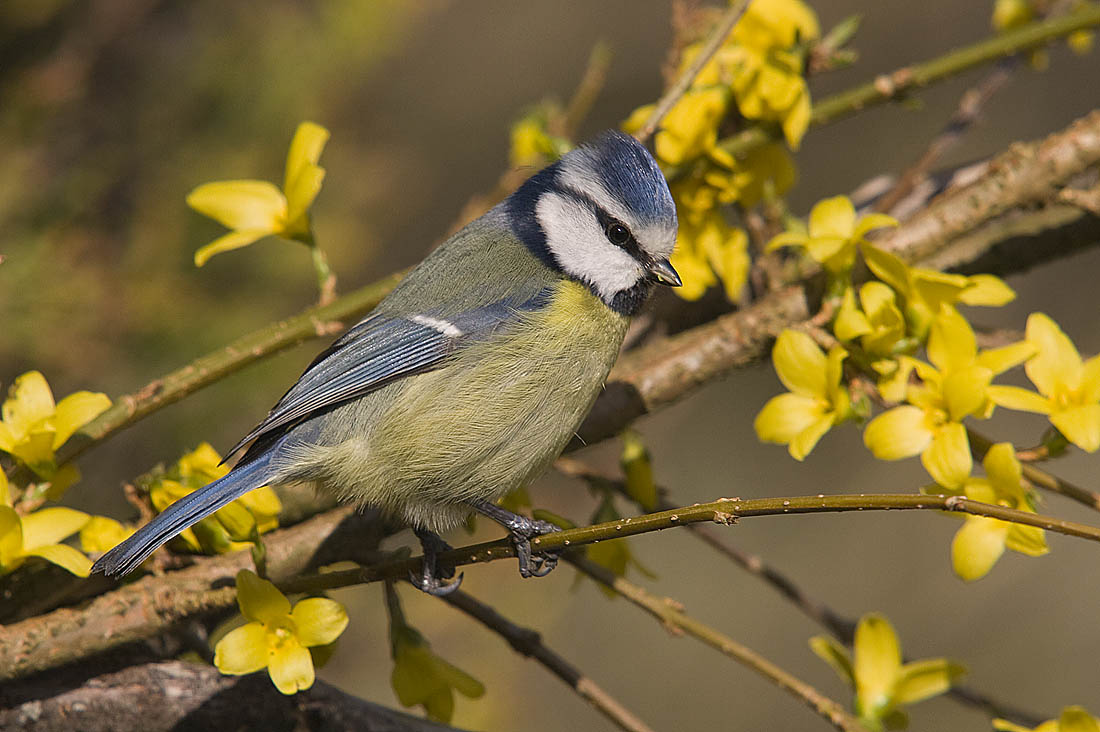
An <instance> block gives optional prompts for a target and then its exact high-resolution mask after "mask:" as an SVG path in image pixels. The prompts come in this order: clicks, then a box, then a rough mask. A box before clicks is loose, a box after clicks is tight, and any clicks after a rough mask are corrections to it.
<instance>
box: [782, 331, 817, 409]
mask: <svg viewBox="0 0 1100 732" xmlns="http://www.w3.org/2000/svg"><path fill="white" fill-rule="evenodd" d="M772 362H773V363H774V364H775V372H776V374H777V375H778V376H779V380H780V381H782V382H783V384H784V385H785V386H786V387H787V388H788V389H790V390H791V391H792V392H794V393H795V394H801V395H802V396H807V397H814V398H818V399H824V398H825V397H826V393H827V386H828V385H827V383H826V381H825V366H826V360H825V354H824V353H822V352H821V349H820V348H818V346H817V344H816V343H814V340H813V338H810V336H808V335H806V334H805V333H803V332H801V331H797V330H791V329H789V328H788V329H786V330H784V331H783V332H782V333H780V334H779V337H778V338H776V339H775V348H774V349H772Z"/></svg>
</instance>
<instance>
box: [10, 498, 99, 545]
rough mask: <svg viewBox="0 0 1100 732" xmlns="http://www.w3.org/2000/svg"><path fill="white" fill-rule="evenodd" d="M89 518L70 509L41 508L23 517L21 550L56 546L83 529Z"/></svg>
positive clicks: (80, 512) (81, 512)
mask: <svg viewBox="0 0 1100 732" xmlns="http://www.w3.org/2000/svg"><path fill="white" fill-rule="evenodd" d="M90 518H91V516H89V515H88V514H86V513H84V512H83V511H74V510H73V509H71V508H61V507H55V508H43V509H42V510H41V511H35V512H34V513H32V514H30V515H27V516H24V517H23V521H22V524H23V549H24V551H30V550H31V549H36V548H38V547H40V546H48V545H50V544H56V543H58V542H59V541H61V540H62V539H65V538H67V537H69V536H72V535H73V534H75V533H76V532H78V531H80V530H81V529H82V528H84V524H86V523H88V520H89V519H90Z"/></svg>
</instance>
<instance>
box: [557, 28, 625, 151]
mask: <svg viewBox="0 0 1100 732" xmlns="http://www.w3.org/2000/svg"><path fill="white" fill-rule="evenodd" d="M610 66H611V47H610V46H608V45H607V43H605V42H604V41H599V42H598V43H596V45H595V46H593V47H592V52H591V53H590V54H589V55H588V63H587V64H585V67H584V73H583V74H581V80H580V81H579V82H578V83H577V88H576V89H575V90H573V96H572V97H571V98H570V99H569V103H568V104H567V105H566V107H565V112H564V113H563V114H562V116H561V118H560V129H555V130H552V132H553V133H554V134H558V135H561V136H562V137H565V138H567V139H570V140H571V139H573V138H575V137H576V136H577V131H578V130H579V129H580V126H581V123H583V122H584V120H586V119H587V118H588V113H589V112H590V111H591V110H592V105H593V104H595V103H596V99H597V98H599V96H600V92H602V91H603V87H604V84H605V83H606V82H607V71H608V69H609V68H610Z"/></svg>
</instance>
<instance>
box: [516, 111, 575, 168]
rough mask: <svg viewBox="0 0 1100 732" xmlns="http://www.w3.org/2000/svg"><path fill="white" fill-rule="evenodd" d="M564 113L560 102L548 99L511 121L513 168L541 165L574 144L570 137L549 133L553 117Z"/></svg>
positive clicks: (555, 158)
mask: <svg viewBox="0 0 1100 732" xmlns="http://www.w3.org/2000/svg"><path fill="white" fill-rule="evenodd" d="M561 114H562V112H561V110H560V109H559V108H558V107H557V105H555V104H553V103H550V102H547V103H544V104H540V105H539V106H537V107H535V108H534V109H532V110H531V111H530V112H528V113H527V114H525V115H524V116H523V117H522V118H521V119H520V120H519V121H518V122H516V123H515V124H514V125H512V134H511V137H512V145H511V153H510V155H509V158H510V159H511V162H512V167H513V168H522V167H539V168H541V167H542V166H544V165H546V164H547V163H552V162H554V161H555V160H557V159H558V158H560V157H561V156H562V155H564V154H565V153H567V152H569V150H571V149H572V147H573V145H572V143H570V142H569V140H566V139H564V138H562V137H558V136H556V135H551V134H550V130H549V127H548V124H549V120H550V117H551V116H552V115H561Z"/></svg>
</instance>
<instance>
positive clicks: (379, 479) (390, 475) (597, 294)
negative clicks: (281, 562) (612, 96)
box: [93, 132, 680, 593]
mask: <svg viewBox="0 0 1100 732" xmlns="http://www.w3.org/2000/svg"><path fill="white" fill-rule="evenodd" d="M675 242H676V208H675V205H674V204H673V201H672V197H671V195H670V194H669V190H668V186H667V184H666V183H665V179H664V176H663V175H662V174H661V171H660V169H659V168H658V167H657V164H656V163H655V162H654V160H653V158H652V157H651V156H650V155H649V153H648V151H647V150H646V149H645V148H644V147H643V146H642V145H641V144H639V143H638V142H637V141H636V140H634V139H633V138H631V137H628V136H626V135H623V134H620V133H618V132H607V133H604V134H603V135H602V136H600V137H599V138H597V139H596V140H594V141H593V142H591V143H589V144H586V145H583V146H581V147H579V148H577V149H575V150H573V151H572V152H569V153H568V154H566V155H565V156H563V157H562V158H561V159H560V160H558V161H557V162H555V163H554V164H552V165H550V166H548V167H546V168H544V169H543V170H541V171H540V172H538V173H537V174H535V175H534V176H533V177H531V178H530V179H528V180H527V181H526V182H525V183H524V184H523V185H522V186H521V187H520V188H519V189H518V190H517V191H516V192H515V193H513V194H512V195H511V196H510V197H508V198H507V199H506V200H504V201H503V202H501V203H500V204H498V205H497V206H495V207H494V208H493V209H492V210H490V211H489V212H488V213H486V214H485V215H483V216H482V217H481V218H479V219H477V220H476V221H473V222H472V223H470V224H469V225H468V226H466V227H465V228H464V229H462V230H461V231H459V232H458V233H456V234H455V235H454V236H452V237H451V238H450V239H449V240H447V241H446V242H445V243H444V244H442V245H441V246H439V247H438V248H437V249H436V250H435V251H434V252H432V253H431V254H430V255H429V256H428V257H427V258H426V259H425V260H424V261H423V262H422V263H421V264H420V265H419V266H417V267H416V268H415V269H414V270H413V271H412V272H410V273H409V275H408V276H407V277H405V279H404V280H402V281H401V283H400V284H399V285H398V286H397V287H396V288H395V289H394V290H393V292H392V293H391V294H390V295H389V296H388V297H386V298H385V299H384V300H383V301H382V302H381V303H380V304H379V305H378V307H376V308H375V309H374V310H373V311H372V312H371V313H370V314H368V315H367V316H366V317H365V318H363V320H361V321H360V322H359V323H357V324H356V325H355V326H354V327H352V328H351V329H349V330H348V331H347V332H346V333H344V334H343V335H342V336H341V337H340V338H339V339H337V340H336V341H335V342H334V343H333V344H332V345H331V346H329V347H328V348H327V349H326V350H325V351H324V352H322V353H321V354H320V355H319V356H318V357H317V358H316V359H315V360H314V361H313V363H312V364H310V366H309V367H308V368H307V369H306V370H305V373H303V374H302V376H301V378H299V379H298V382H297V383H295V384H294V386H292V387H291V388H290V390H289V391H288V392H287V393H286V394H285V395H284V396H283V397H282V399H280V400H279V402H278V404H276V405H275V407H274V408H273V409H272V410H271V413H270V414H268V416H267V418H266V419H264V420H263V421H262V422H261V423H260V424H259V426H257V427H256V428H255V429H254V430H252V431H251V432H250V433H249V434H248V435H246V436H245V437H244V439H242V440H241V441H240V442H239V443H238V444H237V445H236V446H235V447H234V448H233V449H232V450H230V452H229V453H228V454H229V455H233V454H235V453H237V452H240V451H243V455H241V458H240V460H239V461H238V462H237V464H236V466H235V467H234V468H233V470H232V471H230V472H229V474H227V475H226V476H225V477H223V478H220V479H218V480H216V481H214V482H213V483H210V484H209V485H207V486H205V487H203V488H201V489H199V490H197V491H195V492H194V493H192V494H190V495H188V496H186V497H184V498H182V499H180V500H179V501H177V502H176V503H174V504H172V505H171V506H170V507H168V509H166V510H165V511H164V512H163V513H161V514H160V515H159V516H157V517H156V518H155V519H153V520H152V521H150V522H149V523H148V524H147V525H145V526H144V527H142V528H141V529H140V530H139V531H138V532H137V533H135V534H134V535H133V536H131V537H130V538H129V539H127V540H126V541H124V542H123V543H122V544H120V545H119V546H117V547H115V548H114V549H112V550H111V551H109V552H107V553H106V554H105V555H103V557H101V558H100V559H99V561H97V562H96V563H95V566H94V568H93V571H97V572H103V573H106V574H108V575H114V576H117V575H123V574H126V573H127V572H130V571H131V570H133V569H134V568H135V567H137V566H138V565H139V564H140V563H141V562H142V561H144V560H145V559H146V558H147V557H148V556H149V555H150V554H151V553H152V552H153V551H154V550H155V549H156V548H157V547H159V546H160V545H161V544H163V543H164V542H166V541H168V540H169V539H171V538H172V537H173V536H175V535H176V534H178V533H179V532H181V531H182V530H184V529H185V528H187V527H188V526H190V525H191V524H193V523H195V522H196V521H198V520H200V519H202V518H203V517H205V516H208V515H209V514H211V513H213V512H214V511H216V510H218V509H219V508H221V507H222V506H224V505H226V504H227V503H229V502H230V501H232V500H234V499H236V498H239V497H240V496H242V495H243V494H245V493H247V492H248V491H251V490H253V489H255V488H258V487H260V486H263V485H269V484H281V483H291V482H312V483H315V484H317V485H319V486H320V487H321V488H322V489H323V490H328V491H332V492H333V493H335V494H336V495H337V496H338V497H339V498H340V499H341V500H344V501H349V502H355V503H358V504H361V505H368V506H374V507H378V508H380V509H381V510H382V511H383V512H385V513H387V514H389V515H390V516H393V517H396V518H398V519H400V520H403V521H404V522H406V523H407V524H409V525H410V526H412V527H413V528H414V530H415V531H416V533H417V535H418V536H419V537H420V539H421V542H422V544H423V545H424V551H425V560H424V575H423V576H422V577H419V578H414V581H415V582H416V583H417V584H418V586H420V587H421V589H424V590H426V591H431V592H436V593H441V592H444V591H445V590H446V589H447V588H453V587H454V586H456V585H457V582H450V583H448V584H444V583H443V582H442V580H441V579H440V576H437V573H438V574H442V576H443V577H452V576H453V571H454V569H453V567H451V568H449V569H447V568H439V567H436V566H435V561H434V556H435V554H436V553H438V551H439V550H440V549H441V548H442V547H445V546H446V545H445V544H443V543H442V540H440V539H439V538H438V533H439V532H443V531H446V530H447V529H450V528H452V527H454V526H456V525H458V524H460V523H462V522H463V521H464V520H465V519H466V518H467V517H468V516H469V514H470V513H471V512H472V511H477V512H480V513H482V514H485V515H487V516H489V517H490V518H492V519H494V520H496V521H498V522H499V523H501V524H503V525H504V526H505V527H506V528H507V529H508V530H509V532H510V534H511V536H512V540H513V541H514V542H515V545H516V549H517V552H516V553H517V556H518V557H519V562H520V573H521V574H522V575H523V576H531V575H539V574H543V573H545V572H546V571H549V569H550V568H552V567H553V558H552V557H539V556H536V557H532V556H531V548H530V539H531V538H533V537H534V536H536V535H538V534H540V533H545V532H546V531H548V530H553V527H552V526H550V525H549V524H546V523H545V522H539V521H532V520H531V519H527V518H526V517H523V516H517V515H515V514H512V513H510V512H507V511H505V510H503V509H501V508H500V507H499V506H497V505H496V504H495V501H496V500H497V499H498V498H500V497H501V496H503V495H504V494H506V493H508V492H510V491H512V490H515V489H517V488H520V487H522V486H525V485H526V484H527V483H529V482H530V481H531V480H533V479H534V478H535V477H536V476H538V475H539V474H540V473H541V472H543V471H544V470H545V469H546V468H547V467H548V466H549V465H550V463H551V462H552V461H553V460H554V459H555V458H556V457H557V456H558V455H559V454H560V453H561V451H562V449H564V447H565V445H566V443H567V442H568V441H569V439H570V438H571V437H572V435H573V434H574V432H575V430H576V429H577V428H578V427H579V426H580V423H581V421H582V420H583V419H584V417H585V415H586V414H587V413H588V411H589V409H590V408H591V406H592V403H593V402H594V401H595V399H596V396H597V395H598V393H599V392H600V390H601V388H602V386H603V384H604V381H605V379H606V378H607V375H608V372H609V371H610V370H611V366H612V364H614V362H615V359H616V357H617V356H618V353H619V349H620V346H621V345H622V341H623V335H624V334H625V332H626V327H627V323H628V321H629V318H630V316H632V315H634V314H635V313H637V312H638V310H639V309H640V308H641V307H642V305H643V304H644V303H645V301H646V299H647V297H648V296H649V294H650V291H651V290H652V289H653V286H654V284H657V283H659V284H664V285H670V286H679V285H680V278H679V276H678V275H677V274H676V271H675V270H674V269H673V268H672V265H671V264H670V263H669V260H668V257H669V255H671V253H672V249H673V246H674V244H675Z"/></svg>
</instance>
